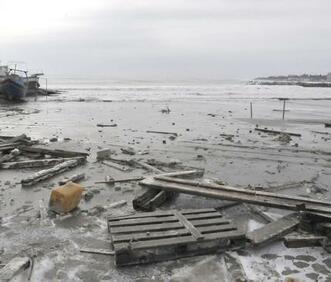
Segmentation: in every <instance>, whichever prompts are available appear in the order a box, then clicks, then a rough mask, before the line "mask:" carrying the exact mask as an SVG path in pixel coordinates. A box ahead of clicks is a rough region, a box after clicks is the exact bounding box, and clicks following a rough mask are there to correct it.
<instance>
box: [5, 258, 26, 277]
mask: <svg viewBox="0 0 331 282" xmlns="http://www.w3.org/2000/svg"><path fill="white" fill-rule="evenodd" d="M30 264H31V259H30V258H29V257H16V258H13V259H12V260H11V261H9V262H8V263H7V264H6V265H5V266H4V267H3V268H2V269H0V281H10V280H11V279H12V278H13V277H14V276H15V275H17V274H18V273H19V272H21V271H23V270H25V269H27V268H28V267H29V266H30Z"/></svg>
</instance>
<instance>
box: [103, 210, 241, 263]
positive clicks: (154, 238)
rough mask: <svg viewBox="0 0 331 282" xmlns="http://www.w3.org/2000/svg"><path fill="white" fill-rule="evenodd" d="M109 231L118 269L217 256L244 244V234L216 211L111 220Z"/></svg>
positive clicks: (189, 211) (133, 216)
mask: <svg viewBox="0 0 331 282" xmlns="http://www.w3.org/2000/svg"><path fill="white" fill-rule="evenodd" d="M108 229H109V232H110V234H111V241H112V245H113V248H114V251H115V264H116V265H117V266H122V265H134V264H144V263H150V262H157V261H164V260H170V259H177V258H181V257H188V256H195V255H204V254H210V253H216V252H219V251H223V250H225V249H229V248H233V247H238V246H243V245H244V244H245V234H244V233H243V232H241V231H239V230H238V229H237V227H236V226H235V225H234V224H233V223H232V222H231V220H229V219H227V218H225V217H223V215H222V214H221V213H220V212H218V211H216V210H215V209H192V210H181V211H177V210H169V211H159V212H151V213H139V214H135V215H130V216H122V217H110V218H108Z"/></svg>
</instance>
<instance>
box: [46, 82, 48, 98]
mask: <svg viewBox="0 0 331 282" xmlns="http://www.w3.org/2000/svg"><path fill="white" fill-rule="evenodd" d="M47 97H48V90H47V77H46V100H47Z"/></svg>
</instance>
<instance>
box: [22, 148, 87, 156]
mask: <svg viewBox="0 0 331 282" xmlns="http://www.w3.org/2000/svg"><path fill="white" fill-rule="evenodd" d="M20 149H21V150H22V151H24V152H29V153H40V154H44V155H50V156H56V157H63V158H72V157H87V156H88V155H89V154H88V153H85V152H76V151H67V150H59V149H54V150H52V149H46V148H36V147H27V146H21V147H20Z"/></svg>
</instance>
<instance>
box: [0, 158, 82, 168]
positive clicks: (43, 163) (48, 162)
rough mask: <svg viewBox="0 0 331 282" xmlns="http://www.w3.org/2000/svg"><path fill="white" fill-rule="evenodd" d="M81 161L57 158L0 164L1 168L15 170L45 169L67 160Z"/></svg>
mask: <svg viewBox="0 0 331 282" xmlns="http://www.w3.org/2000/svg"><path fill="white" fill-rule="evenodd" d="M73 159H78V160H79V159H81V158H80V157H78V158H57V159H43V160H29V161H21V162H6V163H2V164H1V168H6V169H16V168H36V167H47V166H52V165H56V164H58V163H63V162H65V161H68V160H73Z"/></svg>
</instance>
